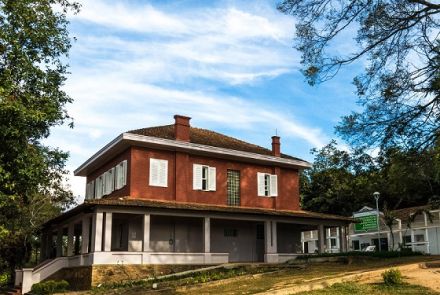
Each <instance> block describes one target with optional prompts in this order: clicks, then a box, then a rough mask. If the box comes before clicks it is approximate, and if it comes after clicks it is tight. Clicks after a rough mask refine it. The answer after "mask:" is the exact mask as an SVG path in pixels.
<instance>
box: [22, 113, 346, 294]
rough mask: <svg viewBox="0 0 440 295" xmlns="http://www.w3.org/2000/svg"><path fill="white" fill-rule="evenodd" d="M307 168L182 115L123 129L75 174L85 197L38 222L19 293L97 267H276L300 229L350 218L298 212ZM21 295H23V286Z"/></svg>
mask: <svg viewBox="0 0 440 295" xmlns="http://www.w3.org/2000/svg"><path fill="white" fill-rule="evenodd" d="M310 166H311V165H310V164H309V163H308V162H306V161H303V160H301V159H298V158H295V157H292V156H289V155H285V154H283V153H281V147H280V138H279V137H277V136H273V137H272V149H271V150H269V149H266V148H262V147H259V146H256V145H253V144H250V143H246V142H244V141H241V140H238V139H235V138H232V137H229V136H225V135H222V134H219V133H216V132H213V131H209V130H205V129H199V128H193V127H191V126H190V118H188V117H184V116H177V115H176V116H175V123H174V124H173V125H167V126H160V127H151V128H144V129H138V130H133V131H129V132H126V133H123V134H121V135H119V136H118V137H116V138H115V139H114V140H112V141H111V142H110V143H108V144H107V145H106V146H104V147H103V148H102V149H101V150H99V151H98V152H97V153H96V154H94V155H93V156H92V157H91V158H90V159H88V160H87V161H86V162H84V163H83V164H82V165H81V166H80V167H79V168H78V169H76V170H75V175H77V176H83V177H86V178H87V185H86V200H85V201H84V203H82V204H80V205H78V206H77V207H75V208H73V209H72V210H70V211H68V212H65V213H63V214H62V215H60V216H58V217H57V218H55V219H53V220H50V221H49V222H47V223H46V224H45V227H44V230H43V236H42V250H41V258H42V260H44V261H46V263H45V264H43V266H41V267H39V268H37V269H25V270H23V272H22V274H23V275H20V272H19V273H18V275H17V277H18V283H20V277H21V281H22V282H23V289H26V288H27V289H28V288H30V287H29V285H32V283H35V282H38V281H40V280H43V279H45V278H47V277H48V276H50V275H51V274H52V273H54V272H55V271H57V270H59V269H61V268H67V267H77V266H87V265H98V264H117V263H125V264H219V263H227V262H240V261H243V262H268V263H279V262H284V261H286V260H288V259H292V258H294V257H295V256H296V255H299V254H301V253H304V249H303V245H302V243H301V233H302V232H305V231H310V230H314V229H317V230H318V232H319V237H320V238H319V242H318V249H319V251H320V252H321V251H323V250H324V242H325V232H326V229H328V228H336V230H337V231H338V233H340V234H339V235H338V236H339V237H340V239H341V241H340V243H341V249H346V236H345V228H346V226H347V225H348V224H349V223H350V222H351V221H352V220H351V219H347V218H344V217H340V216H333V215H325V214H318V213H313V212H306V211H303V210H301V208H300V200H299V171H300V170H302V169H306V168H309V167H310ZM24 291H25V290H24Z"/></svg>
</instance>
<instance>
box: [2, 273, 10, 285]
mask: <svg viewBox="0 0 440 295" xmlns="http://www.w3.org/2000/svg"><path fill="white" fill-rule="evenodd" d="M10 281H11V274H10V273H9V272H0V288H2V287H5V286H6V285H7V284H8V283H9V282H10Z"/></svg>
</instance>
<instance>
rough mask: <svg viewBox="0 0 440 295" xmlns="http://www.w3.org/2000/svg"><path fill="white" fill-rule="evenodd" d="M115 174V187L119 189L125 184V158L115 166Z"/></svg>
mask: <svg viewBox="0 0 440 295" xmlns="http://www.w3.org/2000/svg"><path fill="white" fill-rule="evenodd" d="M115 174H116V175H115V189H121V188H123V187H124V186H125V185H126V184H127V160H124V161H122V162H121V163H119V164H118V165H117V166H116V169H115Z"/></svg>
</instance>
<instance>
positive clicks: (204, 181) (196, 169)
mask: <svg viewBox="0 0 440 295" xmlns="http://www.w3.org/2000/svg"><path fill="white" fill-rule="evenodd" d="M216 186H217V177H216V169H215V167H209V166H205V165H199V164H194V165H193V189H194V190H202V191H215V190H216V189H217V187H216Z"/></svg>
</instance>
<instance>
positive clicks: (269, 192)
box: [257, 172, 278, 197]
mask: <svg viewBox="0 0 440 295" xmlns="http://www.w3.org/2000/svg"><path fill="white" fill-rule="evenodd" d="M257 190H258V196H260V197H276V196H278V177H277V175H272V174H267V173H260V172H258V173H257Z"/></svg>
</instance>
